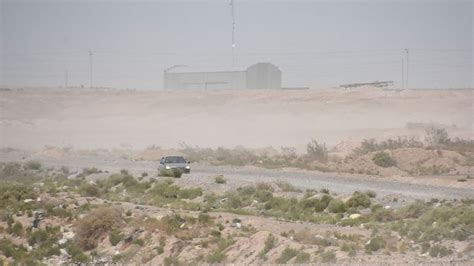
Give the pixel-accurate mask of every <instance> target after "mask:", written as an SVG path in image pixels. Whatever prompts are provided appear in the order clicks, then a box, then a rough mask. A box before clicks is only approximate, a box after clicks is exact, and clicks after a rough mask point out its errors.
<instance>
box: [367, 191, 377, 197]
mask: <svg viewBox="0 0 474 266" xmlns="http://www.w3.org/2000/svg"><path fill="white" fill-rule="evenodd" d="M365 194H366V195H367V196H369V198H375V197H377V193H376V192H375V191H373V190H367V191H366V192H365Z"/></svg>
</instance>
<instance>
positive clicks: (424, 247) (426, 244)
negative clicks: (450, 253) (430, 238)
mask: <svg viewBox="0 0 474 266" xmlns="http://www.w3.org/2000/svg"><path fill="white" fill-rule="evenodd" d="M430 247H431V245H430V243H429V242H423V243H421V251H420V253H421V254H425V253H426V252H428V250H430Z"/></svg>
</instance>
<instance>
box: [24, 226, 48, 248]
mask: <svg viewBox="0 0 474 266" xmlns="http://www.w3.org/2000/svg"><path fill="white" fill-rule="evenodd" d="M49 238H50V235H49V233H48V232H47V231H46V230H42V229H38V230H36V231H33V232H31V234H29V237H28V244H29V245H30V246H34V245H35V244H38V243H41V242H44V241H46V240H48V239H49Z"/></svg>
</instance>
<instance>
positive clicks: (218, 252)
mask: <svg viewBox="0 0 474 266" xmlns="http://www.w3.org/2000/svg"><path fill="white" fill-rule="evenodd" d="M218 239H219V240H218V242H217V248H216V249H215V250H214V252H213V253H211V254H209V255H207V257H206V261H207V262H208V263H219V262H222V261H223V260H224V259H225V258H226V255H225V252H224V250H225V249H226V248H227V247H229V246H230V245H232V244H233V243H234V240H233V239H232V238H231V237H229V238H227V239H225V238H220V236H219V238H218Z"/></svg>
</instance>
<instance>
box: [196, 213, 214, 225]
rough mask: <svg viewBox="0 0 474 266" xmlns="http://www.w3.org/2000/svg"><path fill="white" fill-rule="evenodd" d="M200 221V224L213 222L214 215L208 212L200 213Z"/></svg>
mask: <svg viewBox="0 0 474 266" xmlns="http://www.w3.org/2000/svg"><path fill="white" fill-rule="evenodd" d="M198 222H199V223H200V224H207V225H208V224H212V217H211V216H209V214H207V213H200V214H199V215H198Z"/></svg>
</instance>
